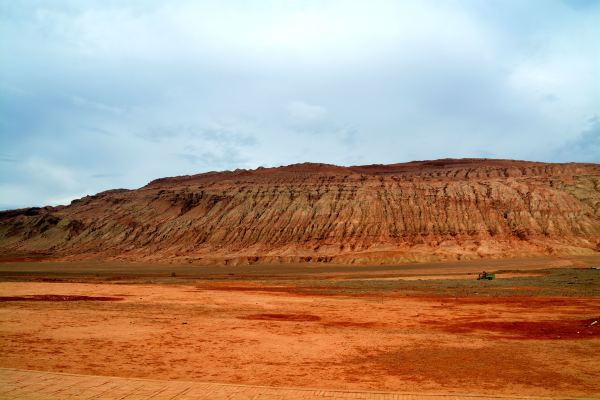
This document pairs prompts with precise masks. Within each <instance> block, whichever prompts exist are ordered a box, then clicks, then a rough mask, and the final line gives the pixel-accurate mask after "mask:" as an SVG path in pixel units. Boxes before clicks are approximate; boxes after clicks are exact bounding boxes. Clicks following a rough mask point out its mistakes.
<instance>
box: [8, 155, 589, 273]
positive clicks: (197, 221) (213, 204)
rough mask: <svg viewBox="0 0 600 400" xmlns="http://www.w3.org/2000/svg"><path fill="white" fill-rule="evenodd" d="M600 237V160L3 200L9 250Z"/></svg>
mask: <svg viewBox="0 0 600 400" xmlns="http://www.w3.org/2000/svg"><path fill="white" fill-rule="evenodd" d="M599 251H600V165H597V164H545V163H533V162H524V161H508V160H485V159H463V160H437V161H423V162H412V163H405V164H393V165H370V166H357V167H338V166H334V165H326V164H296V165H290V166H286V167H280V168H259V169H257V170H252V171H249V170H236V171H233V172H215V173H206V174H199V175H193V176H183V177H175V178H164V179H159V180H156V181H153V182H151V183H149V184H148V185H146V186H144V187H143V188H140V189H137V190H112V191H107V192H103V193H99V194H97V195H94V196H87V197H84V198H82V199H80V200H75V201H73V202H72V203H71V205H69V206H60V207H45V208H31V209H22V210H14V211H5V212H2V213H0V254H2V255H3V256H4V258H9V257H17V256H32V255H44V256H54V257H60V258H92V257H102V258H106V257H117V258H124V259H131V260H154V261H174V262H181V261H189V262H198V263H253V262H298V261H321V262H339V263H364V264H371V263H392V262H402V261H413V260H416V261H419V260H435V259H458V258H478V257H511V256H527V255H538V254H589V253H594V252H599Z"/></svg>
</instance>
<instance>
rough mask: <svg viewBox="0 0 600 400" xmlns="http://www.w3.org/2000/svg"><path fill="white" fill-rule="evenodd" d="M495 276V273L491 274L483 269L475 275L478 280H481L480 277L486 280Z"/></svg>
mask: <svg viewBox="0 0 600 400" xmlns="http://www.w3.org/2000/svg"><path fill="white" fill-rule="evenodd" d="M495 278H496V274H492V273H489V272H485V271H483V272H480V273H479V274H478V275H477V280H478V281H480V280H482V279H487V280H488V281H491V280H492V279H495Z"/></svg>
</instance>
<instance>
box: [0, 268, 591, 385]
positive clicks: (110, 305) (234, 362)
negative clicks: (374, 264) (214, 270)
mask: <svg viewBox="0 0 600 400" xmlns="http://www.w3.org/2000/svg"><path fill="white" fill-rule="evenodd" d="M452 272H453V273H455V272H456V271H455V270H454V271H452ZM461 272H462V271H461ZM319 273H321V272H319ZM530 279H537V278H530ZM503 281H505V282H509V281H510V280H509V279H506V280H503ZM592 284H595V282H592ZM599 284H600V282H599ZM263 285H264V283H263V282H261V281H252V282H238V283H237V286H236V287H235V288H228V287H227V286H224V284H223V282H218V281H215V282H213V281H210V280H204V281H202V282H201V283H193V282H190V283H184V284H176V285H175V284H140V283H129V284H116V283H106V282H104V283H81V282H30V281H29V282H0V300H2V301H0V367H12V368H24V369H35V370H45V371H62V372H70V373H81V374H92V375H108V376H120V377H139V378H153V379H171V380H188V381H189V380H192V381H193V380H197V381H213V382H223V383H240V384H255V385H273V386H297V387H303V386H305V387H323V388H332V389H354V390H360V389H363V390H365V389H366V390H368V389H375V390H391V391H411V392H415V391H418V392H422V393H427V392H431V393H433V392H435V393H439V392H458V393H468V392H476V393H490V394H521V395H522V394H530V395H557V394H560V395H598V394H600V380H598V379H597V377H598V376H600V361H599V358H598V354H599V353H600V329H597V328H598V325H599V324H600V321H599V323H596V324H594V321H595V320H598V319H599V318H600V298H599V297H596V296H575V297H573V296H570V297H563V296H559V297H557V296H552V297H550V296H529V297H519V296H510V297H497V296H493V297H455V296H452V297H450V296H439V295H433V294H432V295H424V294H423V293H420V294H419V295H418V296H417V295H413V294H411V293H399V292H391V293H388V294H387V295H386V296H380V295H369V294H368V293H367V294H357V295H351V294H339V295H336V294H331V293H327V294H314V293H313V294H307V293H302V292H299V291H294V290H292V289H290V288H289V287H288V289H287V290H285V291H272V290H271V291H269V290H263V289H264V288H263ZM504 285H506V283H504ZM239 289H243V290H239ZM36 296H37V297H36ZM69 296H72V297H69ZM77 296H79V297H77Z"/></svg>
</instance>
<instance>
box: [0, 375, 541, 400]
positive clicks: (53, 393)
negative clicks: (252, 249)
mask: <svg viewBox="0 0 600 400" xmlns="http://www.w3.org/2000/svg"><path fill="white" fill-rule="evenodd" d="M0 399H2V400H5V399H6V400H8V399H10V400H42V399H43V400H53V399H61V400H62V399H70V400H104V399H111V400H115V399H119V400H150V399H152V400H167V399H168V400H200V399H211V400H213V399H214V400H218V399H231V400H241V399H255V400H268V399H270V400H288V399H321V400H323V399H328V400H335V399H338V400H341V399H365V400H366V399H369V400H417V399H428V400H435V399H437V400H458V399H469V400H479V399H481V400H484V399H486V400H492V399H533V397H516V396H515V397H495V396H486V395H476V394H473V395H470V394H465V395H455V394H417V393H393V392H366V391H343V390H321V389H309V388H280V387H267V386H250V385H230V384H221V383H203V382H182V381H160V380H151V379H133V378H118V377H106V376H92V375H75V374H63V373H55V372H43V371H29V370H18V369H10V368H0Z"/></svg>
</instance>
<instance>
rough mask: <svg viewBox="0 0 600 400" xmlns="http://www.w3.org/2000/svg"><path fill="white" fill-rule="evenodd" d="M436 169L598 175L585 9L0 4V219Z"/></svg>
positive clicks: (592, 10) (598, 113)
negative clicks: (160, 191) (216, 178)
mask: <svg viewBox="0 0 600 400" xmlns="http://www.w3.org/2000/svg"><path fill="white" fill-rule="evenodd" d="M444 157H495V158H512V159H529V160H540V161H592V162H600V2H598V1H591V0H564V1H560V0H557V1H550V0H539V1H530V0H528V1H523V0H515V1H510V0H497V1H494V0H479V1H475V0H473V1H471V0H463V1H452V0H435V1H426V0H419V1H416V0H415V1H377V0H365V1H342V0H340V1H321V0H319V1H317V0H315V1H251V2H250V1H216V0H215V1H205V2H204V1H168V2H167V1H164V2H158V1H150V0H144V1H124V0H117V1H110V0H99V1H83V0H72V1H61V0H54V1H34V0H23V1H14V0H0V209H7V208H17V207H26V206H41V205H47V204H53V205H54V204H64V203H68V202H69V201H70V200H72V199H74V198H78V197H81V196H83V195H86V194H92V193H96V192H99V191H102V190H106V189H111V188H119V187H124V188H135V187H140V186H142V185H144V184H145V183H147V182H148V181H150V180H152V179H155V178H159V177H165V176H174V175H184V174H194V173H199V172H204V171H210V170H223V169H235V168H255V167H258V166H261V165H262V166H276V165H283V164H291V163H297V162H304V161H313V162H326V163H334V164H341V165H356V164H372V163H396V162H403V161H410V160H419V159H435V158H444Z"/></svg>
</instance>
